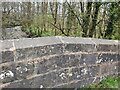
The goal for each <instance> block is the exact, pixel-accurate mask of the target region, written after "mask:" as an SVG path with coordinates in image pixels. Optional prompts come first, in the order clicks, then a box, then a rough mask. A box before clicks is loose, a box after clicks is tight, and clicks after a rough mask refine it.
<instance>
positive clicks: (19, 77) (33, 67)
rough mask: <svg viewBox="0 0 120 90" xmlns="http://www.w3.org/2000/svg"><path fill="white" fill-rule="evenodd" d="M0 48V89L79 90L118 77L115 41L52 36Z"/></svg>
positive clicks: (119, 60) (4, 43)
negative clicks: (61, 89) (108, 78)
mask: <svg viewBox="0 0 120 90" xmlns="http://www.w3.org/2000/svg"><path fill="white" fill-rule="evenodd" d="M0 45H1V46H0V48H1V49H0V52H1V54H0V55H1V57H2V58H1V60H0V88H79V87H84V86H87V85H89V84H91V83H97V82H99V81H101V80H102V79H103V78H104V77H105V76H110V75H118V74H119V73H120V71H119V70H120V67H119V63H120V53H119V52H120V48H119V47H120V42H119V41H117V40H103V39H91V38H78V37H60V36H56V37H40V38H34V39H32V38H23V39H11V40H3V41H2V40H1V41H0Z"/></svg>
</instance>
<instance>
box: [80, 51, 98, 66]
mask: <svg viewBox="0 0 120 90" xmlns="http://www.w3.org/2000/svg"><path fill="white" fill-rule="evenodd" d="M97 58H98V55H97V53H91V54H82V55H81V59H80V64H81V65H91V64H95V63H96V61H97Z"/></svg>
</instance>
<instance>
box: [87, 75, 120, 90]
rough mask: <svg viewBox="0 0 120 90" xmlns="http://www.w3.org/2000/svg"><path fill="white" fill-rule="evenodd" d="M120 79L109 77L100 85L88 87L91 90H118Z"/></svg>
mask: <svg viewBox="0 0 120 90" xmlns="http://www.w3.org/2000/svg"><path fill="white" fill-rule="evenodd" d="M119 81H120V77H119V76H118V77H107V78H106V79H104V80H102V81H101V82H100V83H98V84H92V85H90V86H88V87H87V88H89V90H91V89H92V88H98V89H99V88H118V87H119V84H120V83H119Z"/></svg>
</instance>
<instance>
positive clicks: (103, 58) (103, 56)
mask: <svg viewBox="0 0 120 90" xmlns="http://www.w3.org/2000/svg"><path fill="white" fill-rule="evenodd" d="M117 57H118V54H116V53H115V54H114V53H113V54H112V53H100V54H99V55H98V62H99V63H103V62H114V61H118V58H117Z"/></svg>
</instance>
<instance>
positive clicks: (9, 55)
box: [1, 51, 14, 63]
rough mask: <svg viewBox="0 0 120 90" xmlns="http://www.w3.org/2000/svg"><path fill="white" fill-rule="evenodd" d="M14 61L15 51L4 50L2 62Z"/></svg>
mask: <svg viewBox="0 0 120 90" xmlns="http://www.w3.org/2000/svg"><path fill="white" fill-rule="evenodd" d="M11 61H14V52H13V51H2V62H1V63H5V62H11Z"/></svg>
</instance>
